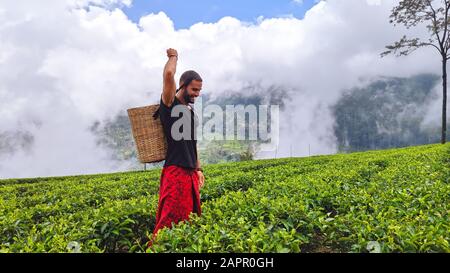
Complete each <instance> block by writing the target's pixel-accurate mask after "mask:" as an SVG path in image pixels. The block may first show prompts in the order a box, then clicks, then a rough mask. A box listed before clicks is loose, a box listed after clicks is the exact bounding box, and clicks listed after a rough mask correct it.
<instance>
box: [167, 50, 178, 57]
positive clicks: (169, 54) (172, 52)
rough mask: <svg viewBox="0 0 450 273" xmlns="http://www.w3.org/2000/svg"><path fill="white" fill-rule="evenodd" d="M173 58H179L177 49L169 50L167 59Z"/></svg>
mask: <svg viewBox="0 0 450 273" xmlns="http://www.w3.org/2000/svg"><path fill="white" fill-rule="evenodd" d="M172 56H176V57H178V52H177V51H176V50H175V49H173V48H169V49H167V57H169V58H170V57H172Z"/></svg>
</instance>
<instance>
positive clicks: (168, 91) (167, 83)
mask: <svg viewBox="0 0 450 273" xmlns="http://www.w3.org/2000/svg"><path fill="white" fill-rule="evenodd" d="M167 57H168V58H169V60H168V61H167V63H166V65H165V66H164V72H163V92H162V96H161V97H162V101H163V103H164V104H165V105H166V106H168V107H170V106H171V105H172V103H173V100H174V98H175V94H176V91H177V85H176V83H175V73H176V70H177V60H178V52H177V51H176V50H175V49H173V48H169V49H167Z"/></svg>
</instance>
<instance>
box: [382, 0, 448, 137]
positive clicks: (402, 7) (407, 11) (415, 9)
mask: <svg viewBox="0 0 450 273" xmlns="http://www.w3.org/2000/svg"><path fill="white" fill-rule="evenodd" d="M449 10H450V0H402V1H400V2H399V3H398V5H397V6H395V7H393V8H392V12H391V15H390V17H389V18H390V23H391V24H392V23H393V24H394V26H395V25H397V24H402V25H404V26H406V28H407V29H409V28H410V27H416V26H417V25H420V24H425V26H426V28H427V29H428V31H429V33H430V36H429V37H428V38H426V40H423V39H421V38H417V37H415V38H410V37H406V35H404V36H403V37H402V38H401V39H400V40H399V41H397V42H394V44H392V45H388V46H386V49H387V51H385V52H383V53H381V57H384V56H386V55H389V54H391V53H394V54H396V56H406V55H409V54H410V53H412V52H413V51H415V50H416V49H418V48H421V47H432V48H435V49H436V50H437V51H438V52H439V55H440V56H441V61H442V94H443V98H442V135H441V143H442V144H445V141H446V133H447V122H446V121H447V61H448V59H450V56H449V54H448V53H449V52H448V51H449V48H450V35H449V34H450V33H449V28H448V26H449V19H450V18H449Z"/></svg>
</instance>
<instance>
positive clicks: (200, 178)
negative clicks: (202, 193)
mask: <svg viewBox="0 0 450 273" xmlns="http://www.w3.org/2000/svg"><path fill="white" fill-rule="evenodd" d="M197 175H198V180H199V183H200V189H201V188H202V187H203V185H204V184H205V176H204V175H203V172H202V171H197Z"/></svg>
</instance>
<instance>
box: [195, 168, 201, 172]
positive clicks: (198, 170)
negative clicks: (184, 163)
mask: <svg viewBox="0 0 450 273" xmlns="http://www.w3.org/2000/svg"><path fill="white" fill-rule="evenodd" d="M195 170H196V171H197V172H203V169H202V168H200V167H199V168H195Z"/></svg>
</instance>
